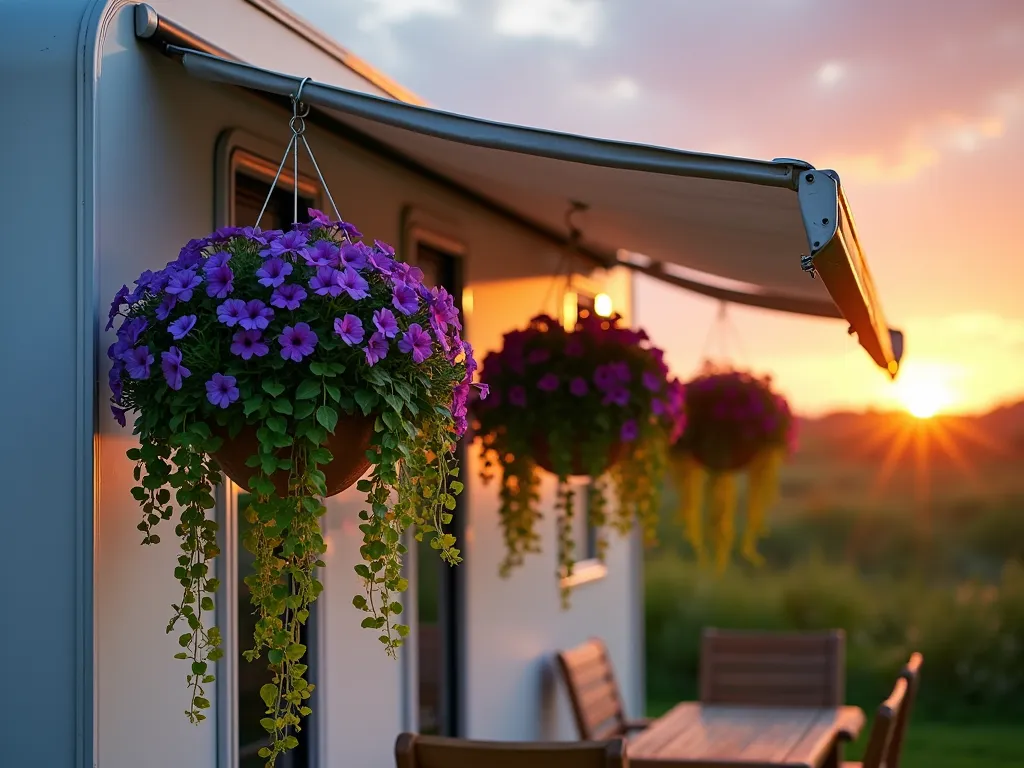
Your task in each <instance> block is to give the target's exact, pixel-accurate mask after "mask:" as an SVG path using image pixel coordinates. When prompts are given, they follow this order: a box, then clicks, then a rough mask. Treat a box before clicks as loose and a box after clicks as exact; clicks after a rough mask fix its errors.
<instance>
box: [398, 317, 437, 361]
mask: <svg viewBox="0 0 1024 768" xmlns="http://www.w3.org/2000/svg"><path fill="white" fill-rule="evenodd" d="M398 351H399V352H404V353H405V354H407V355H408V354H410V353H411V354H412V360H413V362H414V363H416V364H419V363H422V362H423V361H424V360H426V359H427V358H428V357H430V355H431V353H432V352H433V351H434V347H433V345H432V344H431V343H430V334H429V333H427V332H426V331H424V330H423V327H422V326H421V325H420V324H419V323H413V324H412V325H410V326H409V330H408V331H406V332H405V333H404V334H403V335H402V338H401V339H400V340H399V342H398Z"/></svg>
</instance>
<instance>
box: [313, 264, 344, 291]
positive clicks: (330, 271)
mask: <svg viewBox="0 0 1024 768" xmlns="http://www.w3.org/2000/svg"><path fill="white" fill-rule="evenodd" d="M309 287H310V288H311V289H312V290H313V293H315V294H317V295H318V296H340V295H341V292H342V290H344V286H342V284H341V272H339V271H338V270H336V269H334V268H333V267H317V270H316V274H315V275H313V277H311V278H310V280H309Z"/></svg>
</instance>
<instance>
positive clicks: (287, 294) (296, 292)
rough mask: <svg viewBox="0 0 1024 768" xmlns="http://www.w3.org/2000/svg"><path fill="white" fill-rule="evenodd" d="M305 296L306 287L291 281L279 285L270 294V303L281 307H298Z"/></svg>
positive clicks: (293, 308)
mask: <svg viewBox="0 0 1024 768" xmlns="http://www.w3.org/2000/svg"><path fill="white" fill-rule="evenodd" d="M305 298H306V289H305V288H303V287H302V286H301V285H295V284H293V283H290V284H287V285H281V286H278V287H277V288H275V289H274V292H273V293H272V294H270V303H271V304H273V305H274V306H275V307H280V308H281V309H292V310H295V309H298V308H299V305H300V304H301V303H302V300H303V299H305Z"/></svg>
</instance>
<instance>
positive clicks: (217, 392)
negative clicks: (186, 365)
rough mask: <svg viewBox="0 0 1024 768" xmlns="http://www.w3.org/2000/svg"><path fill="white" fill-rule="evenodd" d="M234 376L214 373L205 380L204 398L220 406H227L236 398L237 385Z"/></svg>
mask: <svg viewBox="0 0 1024 768" xmlns="http://www.w3.org/2000/svg"><path fill="white" fill-rule="evenodd" d="M235 383H236V382H235V377H234V376H224V375H222V374H220V373H215V374H213V376H212V377H211V378H210V380H209V381H208V382H206V399H207V400H209V401H210V402H211V403H213V404H214V405H216V406H218V407H220V408H227V407H228V406H229V405H231V404H232V403H233V402H235V400H237V399H238V387H236V386H235Z"/></svg>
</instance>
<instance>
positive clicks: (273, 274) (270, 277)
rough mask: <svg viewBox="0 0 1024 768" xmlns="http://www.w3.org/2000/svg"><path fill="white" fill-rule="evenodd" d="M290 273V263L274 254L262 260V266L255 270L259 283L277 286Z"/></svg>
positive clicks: (282, 282) (269, 286) (271, 286)
mask: <svg viewBox="0 0 1024 768" xmlns="http://www.w3.org/2000/svg"><path fill="white" fill-rule="evenodd" d="M291 273H292V265H291V264H289V263H288V262H287V261H281V259H279V258H277V257H276V256H274V257H273V258H270V259H267V260H266V261H264V262H263V266H262V267H260V268H259V269H257V270H256V277H258V278H259V279H260V285H265V286H266V287H267V288H277V287H278V286H280V285H283V284H284V279H285V278H286V277H288V275H290V274H291ZM271 303H273V302H271Z"/></svg>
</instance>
